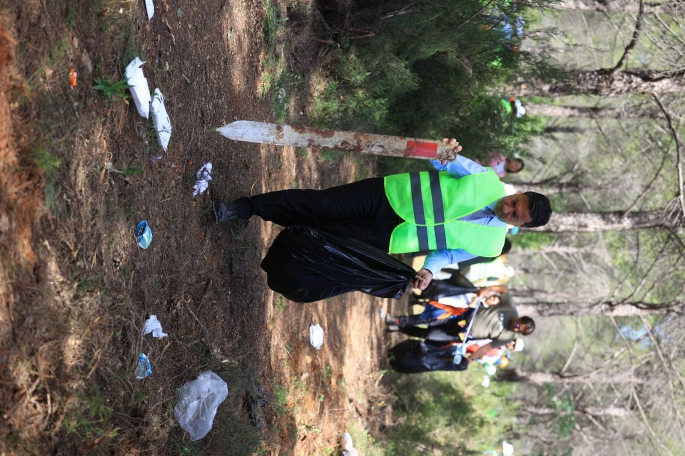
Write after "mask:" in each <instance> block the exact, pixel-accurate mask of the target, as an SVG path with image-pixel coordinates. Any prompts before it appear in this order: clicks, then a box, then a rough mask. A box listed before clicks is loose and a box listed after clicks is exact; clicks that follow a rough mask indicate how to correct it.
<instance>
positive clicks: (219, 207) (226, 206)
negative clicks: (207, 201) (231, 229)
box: [214, 201, 238, 223]
mask: <svg viewBox="0 0 685 456" xmlns="http://www.w3.org/2000/svg"><path fill="white" fill-rule="evenodd" d="M214 217H215V218H216V223H219V222H225V221H226V220H232V219H234V218H238V206H237V205H236V204H235V203H232V202H231V203H226V202H224V201H214Z"/></svg>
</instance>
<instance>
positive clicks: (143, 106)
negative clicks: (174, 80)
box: [124, 57, 150, 119]
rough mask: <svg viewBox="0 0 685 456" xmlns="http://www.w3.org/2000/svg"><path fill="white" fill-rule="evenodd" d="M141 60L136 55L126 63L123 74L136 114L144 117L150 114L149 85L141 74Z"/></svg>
mask: <svg viewBox="0 0 685 456" xmlns="http://www.w3.org/2000/svg"><path fill="white" fill-rule="evenodd" d="M143 63H145V62H143V61H142V60H140V58H139V57H136V58H135V59H133V60H132V61H131V63H129V64H128V66H127V67H126V71H125V72H124V76H126V83H127V84H128V85H130V86H131V88H130V89H129V90H130V91H131V96H132V97H133V102H134V103H135V104H136V109H137V110H138V114H140V115H141V116H143V117H145V118H146V119H147V118H148V117H149V116H150V86H148V84H147V79H146V78H145V75H144V74H143V69H142V68H141V66H142V65H143Z"/></svg>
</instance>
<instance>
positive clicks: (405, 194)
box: [385, 169, 507, 257]
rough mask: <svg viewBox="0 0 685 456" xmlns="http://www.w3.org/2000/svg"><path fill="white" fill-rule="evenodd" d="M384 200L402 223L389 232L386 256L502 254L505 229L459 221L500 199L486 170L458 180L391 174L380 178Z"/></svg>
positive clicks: (496, 179) (501, 189)
mask: <svg viewBox="0 0 685 456" xmlns="http://www.w3.org/2000/svg"><path fill="white" fill-rule="evenodd" d="M385 194H386V196H387V197H388V201H390V205H391V206H392V208H393V209H394V210H395V212H396V213H397V215H399V216H400V217H401V218H402V220H403V222H402V223H400V224H399V225H398V226H397V227H396V228H395V229H394V230H393V232H392V236H391V238H390V249H389V251H390V253H409V252H419V251H425V250H446V249H463V250H465V251H467V252H469V253H470V254H472V255H476V256H485V257H493V256H498V255H499V254H500V253H501V252H502V246H503V245H504V238H505V237H506V234H507V229H506V227H492V226H482V225H477V224H475V223H470V222H466V221H460V220H458V219H460V218H461V217H464V216H466V215H469V214H472V213H474V212H476V211H479V210H481V209H483V208H484V207H485V206H487V205H489V204H491V203H493V202H495V201H497V200H498V199H500V198H502V197H503V196H505V191H504V185H503V184H502V182H501V181H500V180H499V177H497V174H495V172H494V171H492V170H491V169H490V170H488V171H487V172H484V173H478V174H471V175H468V176H464V177H462V178H456V177H453V176H451V175H450V174H449V173H446V172H435V171H422V172H418V173H405V174H395V175H392V176H387V177H386V178H385Z"/></svg>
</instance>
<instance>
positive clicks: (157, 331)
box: [143, 315, 169, 337]
mask: <svg viewBox="0 0 685 456" xmlns="http://www.w3.org/2000/svg"><path fill="white" fill-rule="evenodd" d="M150 333H152V337H167V336H168V335H169V334H167V333H165V332H162V323H160V322H159V320H157V315H150V318H148V319H147V320H146V321H145V325H144V326H143V336H145V335H147V334H150Z"/></svg>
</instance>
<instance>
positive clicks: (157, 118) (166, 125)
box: [150, 89, 171, 152]
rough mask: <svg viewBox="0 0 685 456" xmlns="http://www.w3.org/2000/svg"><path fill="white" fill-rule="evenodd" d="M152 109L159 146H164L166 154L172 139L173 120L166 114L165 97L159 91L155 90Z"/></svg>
mask: <svg viewBox="0 0 685 456" xmlns="http://www.w3.org/2000/svg"><path fill="white" fill-rule="evenodd" d="M150 108H151V109H152V120H153V121H154V122H155V129H156V130H157V137H158V138H159V145H160V146H162V148H163V149H164V152H166V148H167V147H168V146H169V139H170V138H171V119H170V118H169V114H167V112H166V107H165V106H164V96H163V95H162V92H160V91H159V89H155V95H154V97H153V98H152V104H151V105H150Z"/></svg>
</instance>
